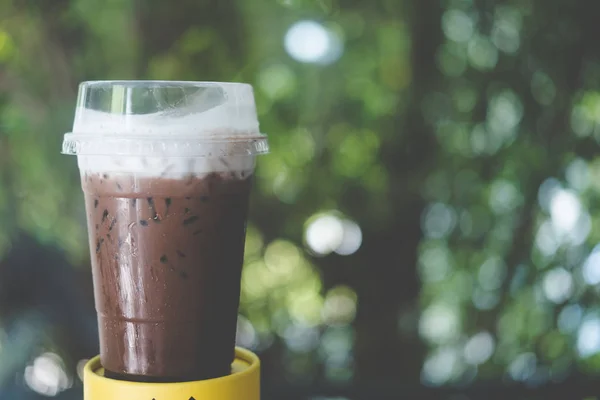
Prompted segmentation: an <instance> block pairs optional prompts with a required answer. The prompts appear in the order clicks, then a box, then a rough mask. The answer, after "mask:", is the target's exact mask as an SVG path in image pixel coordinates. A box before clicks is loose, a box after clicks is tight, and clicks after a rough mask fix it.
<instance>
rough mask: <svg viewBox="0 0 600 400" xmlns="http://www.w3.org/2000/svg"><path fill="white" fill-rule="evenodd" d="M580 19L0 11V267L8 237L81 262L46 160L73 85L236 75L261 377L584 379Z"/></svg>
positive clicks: (353, 11) (531, 5) (248, 290)
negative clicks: (247, 107) (264, 362)
mask: <svg viewBox="0 0 600 400" xmlns="http://www.w3.org/2000/svg"><path fill="white" fill-rule="evenodd" d="M584 3H585V2H568V1H562V0H518V1H517V0H507V1H487V2H484V1H476V0H445V1H442V2H436V1H420V2H413V1H408V0H402V1H391V0H381V1H371V2H359V1H344V2H343V1H341V0H340V1H338V0H318V1H304V0H279V1H276V2H273V1H266V0H252V1H241V0H239V1H237V2H236V1H219V2H216V1H208V0H202V1H198V0H197V1H182V2H179V3H178V5H177V7H174V6H173V5H172V4H171V3H168V2H159V1H157V0H153V1H147V2H141V1H130V2H122V1H112V0H111V1H104V2H102V3H94V2H90V1H86V0H60V1H56V2H38V3H36V2H8V1H4V2H0V16H1V17H0V127H1V128H0V129H1V130H0V220H2V222H3V223H2V224H1V228H0V254H3V252H6V251H8V249H9V248H10V243H11V239H12V235H13V233H14V232H17V230H19V229H21V230H25V231H27V232H30V233H31V234H33V235H34V236H35V237H36V238H38V239H39V240H40V241H41V242H43V243H50V244H53V245H56V246H58V247H59V248H61V249H64V250H65V251H66V252H67V253H68V254H69V257H70V260H71V262H72V263H73V265H76V266H78V265H86V264H87V263H86V260H87V251H88V250H87V242H86V241H85V240H83V239H82V238H84V237H85V221H84V212H83V201H82V198H81V197H82V196H81V195H80V194H79V193H80V189H79V180H78V172H77V170H76V165H75V161H74V159H71V158H69V157H63V156H60V155H59V149H60V143H61V140H62V133H64V132H66V131H68V130H69V128H70V126H71V119H72V115H73V104H74V99H75V95H76V87H77V83H78V82H79V81H82V80H92V79H133V78H135V79H176V80H216V81H218V80H223V81H245V82H250V83H252V84H253V85H254V88H255V96H256V100H257V104H258V110H259V114H260V120H261V128H262V130H263V131H264V132H266V133H267V134H268V135H269V140H270V145H271V149H272V153H271V154H270V155H269V156H267V157H263V158H261V159H260V160H259V167H258V170H257V173H256V190H255V196H254V200H253V204H252V211H251V216H252V217H251V218H252V219H251V221H250V223H249V226H248V236H247V243H246V260H245V264H246V265H245V269H244V275H243V282H242V304H241V314H242V315H243V318H241V319H240V341H241V342H242V343H243V344H245V345H247V346H250V347H253V348H255V349H258V350H260V351H265V352H267V353H268V354H275V357H276V358H277V360H281V362H282V363H283V366H284V367H283V372H281V371H276V369H273V370H270V371H271V372H272V373H279V372H280V373H283V375H284V376H286V377H287V378H289V379H300V380H302V379H308V380H311V379H313V378H317V377H320V376H323V377H324V378H325V379H328V380H333V381H336V380H339V381H347V380H349V379H352V378H355V379H359V380H360V379H364V380H369V379H395V378H397V377H398V376H404V377H405V378H406V380H407V381H410V380H411V379H416V378H419V377H420V379H422V381H423V382H425V383H427V384H431V385H440V384H447V383H452V382H454V383H468V382H471V381H472V380H474V379H476V378H483V379H487V378H498V377H500V376H503V375H504V374H508V376H509V377H510V378H511V379H513V380H516V381H534V382H538V383H539V382H546V381H548V380H551V379H561V377H564V376H566V375H567V374H569V373H571V372H572V370H573V369H574V368H581V369H582V370H583V371H596V370H598V368H600V358H599V357H600V356H599V354H600V314H599V310H598V308H597V301H595V297H596V295H597V294H598V284H600V258H599V257H600V256H598V254H599V253H598V251H599V250H597V249H595V244H596V243H597V242H598V240H599V239H600V233H599V231H598V228H597V226H598V224H597V222H598V221H597V219H598V217H597V216H595V215H593V210H594V207H595V206H596V204H598V196H599V193H600V186H598V182H600V179H597V178H598V175H600V159H598V157H597V155H596V149H597V143H598V140H600V129H599V128H598V127H599V126H600V91H599V89H598V87H599V84H600V67H599V66H600V64H599V61H598V50H597V48H596V47H597V46H596V44H595V43H594V40H593V37H594V32H595V31H594V29H595V26H596V25H595V24H596V23H595V21H594V20H593V15H594V11H599V10H598V6H596V5H595V4H594V5H587V6H586V5H584ZM596 15H597V14H596ZM299 21H313V25H310V24H309V25H304V28H303V29H304V30H303V31H301V34H299V35H300V36H294V35H293V34H292V33H293V30H292V28H293V27H296V28H298V29H300V28H299V25H297V23H298V22H299ZM307 26H308V28H307ZM311 26H312V28H310V27H311ZM315 26H316V28H315ZM309 28H310V29H309ZM307 29H308V30H307ZM311 29H312V30H311ZM295 37H296V39H294V38H295ZM297 37H300V39H297ZM323 38H325V39H323ZM311 57H312V59H311ZM357 250H358V251H357ZM420 340H422V342H421V341H420ZM420 343H424V346H423V345H421V344H420ZM1 352H2V350H1V349H0V354H1ZM269 352H271V353H269Z"/></svg>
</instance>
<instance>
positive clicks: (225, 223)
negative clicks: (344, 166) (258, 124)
mask: <svg viewBox="0 0 600 400" xmlns="http://www.w3.org/2000/svg"><path fill="white" fill-rule="evenodd" d="M243 175H244V174H243V173H242V174H237V173H236V174H233V173H211V174H208V175H206V176H204V177H196V176H193V175H192V176H190V177H189V178H185V179H167V178H141V179H140V178H134V177H132V176H128V175H110V176H109V175H108V174H89V173H88V174H85V175H84V176H83V178H82V185H83V189H84V192H85V202H86V210H87V214H88V216H87V217H88V225H89V226H88V231H89V240H90V248H91V249H92V268H93V279H94V292H95V293H94V294H95V301H96V309H97V312H98V322H99V331H100V349H101V350H100V354H101V362H102V365H103V367H104V368H105V370H106V371H107V372H106V373H107V376H110V377H115V378H119V379H126V380H130V381H131V380H134V381H136V380H137V381H152V382H171V381H173V382H174V381H188V380H199V379H208V378H214V377H218V376H224V375H227V374H229V373H230V367H231V362H232V360H233V358H234V346H235V331H236V320H237V309H238V305H239V295H240V279H241V267H242V263H243V254H244V239H245V227H246V217H247V209H248V198H249V193H250V187H251V177H247V176H246V177H244V176H243Z"/></svg>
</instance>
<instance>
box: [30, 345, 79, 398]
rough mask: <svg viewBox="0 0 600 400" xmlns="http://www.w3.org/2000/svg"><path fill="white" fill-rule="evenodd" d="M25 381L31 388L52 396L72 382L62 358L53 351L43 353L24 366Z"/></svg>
mask: <svg viewBox="0 0 600 400" xmlns="http://www.w3.org/2000/svg"><path fill="white" fill-rule="evenodd" d="M24 379H25V383H26V384H27V386H29V388H31V390H33V391H35V392H37V393H39V394H42V395H44V396H48V397H53V396H56V395H57V394H58V393H60V392H62V391H63V390H65V389H68V388H69V387H71V385H72V384H73V382H72V379H71V378H70V377H69V376H68V375H67V373H66V372H65V367H64V363H63V361H62V359H61V358H60V356H58V355H57V354H55V353H43V354H41V355H40V356H38V357H36V359H35V360H34V361H33V364H32V365H30V366H28V367H27V368H25V374H24Z"/></svg>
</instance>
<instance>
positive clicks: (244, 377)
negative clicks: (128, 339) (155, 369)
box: [83, 347, 260, 400]
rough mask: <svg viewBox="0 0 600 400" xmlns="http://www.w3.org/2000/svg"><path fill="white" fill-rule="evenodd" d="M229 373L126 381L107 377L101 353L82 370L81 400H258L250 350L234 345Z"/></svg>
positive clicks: (256, 372)
mask: <svg viewBox="0 0 600 400" xmlns="http://www.w3.org/2000/svg"><path fill="white" fill-rule="evenodd" d="M231 371H232V372H231V375H227V376H223V377H220V378H215V379H207V380H203V381H193V382H177V383H143V382H127V381H121V380H116V379H110V378H106V377H105V376H104V368H102V365H100V356H96V357H94V358H92V359H91V360H90V361H88V363H87V364H86V365H85V368H84V371H83V393H84V396H83V398H84V400H259V399H260V360H259V359H258V357H257V356H256V354H254V353H252V352H251V351H248V350H245V349H242V348H239V347H238V348H236V349H235V360H234V362H233V364H232V365H231Z"/></svg>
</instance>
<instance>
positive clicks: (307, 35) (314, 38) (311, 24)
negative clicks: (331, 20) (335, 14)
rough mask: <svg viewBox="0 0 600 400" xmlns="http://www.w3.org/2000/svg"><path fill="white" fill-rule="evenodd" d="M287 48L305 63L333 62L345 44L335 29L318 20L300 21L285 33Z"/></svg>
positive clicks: (294, 56) (292, 54)
mask: <svg viewBox="0 0 600 400" xmlns="http://www.w3.org/2000/svg"><path fill="white" fill-rule="evenodd" d="M284 43H285V50H286V51H287V52H288V54H289V55H290V56H291V57H292V58H293V59H295V60H297V61H300V62H303V63H315V64H331V63H333V62H335V61H336V60H337V59H338V58H339V57H340V56H341V54H342V51H343V45H342V41H341V39H340V37H339V35H337V34H336V32H335V31H333V30H331V29H328V28H326V27H325V26H323V25H322V24H320V23H318V22H316V21H308V20H306V21H299V22H296V23H295V24H294V25H292V26H291V27H290V28H289V30H288V31H287V33H286V34H285V40H284Z"/></svg>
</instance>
